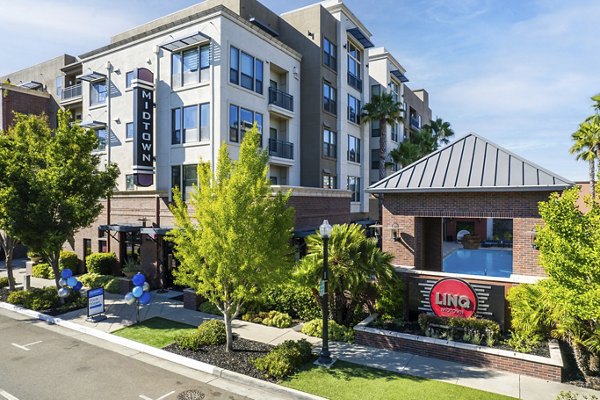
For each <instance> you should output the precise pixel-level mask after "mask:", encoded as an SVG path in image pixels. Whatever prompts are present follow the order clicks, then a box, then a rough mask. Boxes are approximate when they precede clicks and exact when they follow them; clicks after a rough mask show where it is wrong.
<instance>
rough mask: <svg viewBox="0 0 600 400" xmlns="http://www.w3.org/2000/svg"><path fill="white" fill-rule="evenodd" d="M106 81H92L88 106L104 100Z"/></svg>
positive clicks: (101, 102)
mask: <svg viewBox="0 0 600 400" xmlns="http://www.w3.org/2000/svg"><path fill="white" fill-rule="evenodd" d="M106 95H107V91H106V81H99V82H92V83H91V85H90V106H96V105H99V104H104V103H105V102H106Z"/></svg>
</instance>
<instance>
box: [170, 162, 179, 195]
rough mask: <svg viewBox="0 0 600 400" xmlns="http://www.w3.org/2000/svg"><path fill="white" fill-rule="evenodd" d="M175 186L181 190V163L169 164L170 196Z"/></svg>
mask: <svg viewBox="0 0 600 400" xmlns="http://www.w3.org/2000/svg"><path fill="white" fill-rule="evenodd" d="M175 188H177V189H179V190H181V165H172V166H171V196H173V189H175ZM171 198H172V197H171Z"/></svg>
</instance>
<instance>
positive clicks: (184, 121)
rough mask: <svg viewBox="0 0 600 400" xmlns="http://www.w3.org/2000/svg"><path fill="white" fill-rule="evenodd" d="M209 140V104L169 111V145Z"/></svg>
mask: <svg viewBox="0 0 600 400" xmlns="http://www.w3.org/2000/svg"><path fill="white" fill-rule="evenodd" d="M208 140H210V104H209V103H203V104H200V105H192V106H187V107H182V108H174V109H173V110H171V144H181V143H197V142H205V141H208Z"/></svg>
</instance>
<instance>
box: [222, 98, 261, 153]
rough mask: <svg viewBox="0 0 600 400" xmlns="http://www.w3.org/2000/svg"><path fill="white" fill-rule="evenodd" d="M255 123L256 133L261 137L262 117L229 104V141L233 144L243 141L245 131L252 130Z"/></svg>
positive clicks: (259, 114)
mask: <svg viewBox="0 0 600 400" xmlns="http://www.w3.org/2000/svg"><path fill="white" fill-rule="evenodd" d="M255 122H256V126H257V128H258V133H259V134H260V135H261V136H262V131H263V115H262V114H261V113H258V112H254V111H252V110H248V109H247V108H242V107H238V106H236V105H233V104H231V105H230V106H229V141H230V142H234V143H239V142H241V141H242V139H244V134H245V133H246V130H248V129H250V128H252V126H253V125H254V123H255ZM261 145H262V140H261Z"/></svg>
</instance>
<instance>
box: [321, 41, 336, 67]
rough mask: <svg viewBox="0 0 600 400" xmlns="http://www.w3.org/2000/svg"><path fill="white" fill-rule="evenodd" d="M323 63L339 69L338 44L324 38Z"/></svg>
mask: <svg viewBox="0 0 600 400" xmlns="http://www.w3.org/2000/svg"><path fill="white" fill-rule="evenodd" d="M323 64H325V65H327V66H328V67H329V68H331V69H333V70H336V71H337V46H336V45H335V44H333V43H331V42H330V41H329V39H327V38H326V37H324V38H323Z"/></svg>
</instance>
